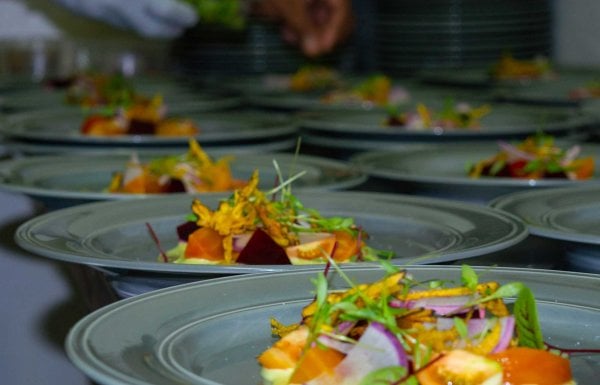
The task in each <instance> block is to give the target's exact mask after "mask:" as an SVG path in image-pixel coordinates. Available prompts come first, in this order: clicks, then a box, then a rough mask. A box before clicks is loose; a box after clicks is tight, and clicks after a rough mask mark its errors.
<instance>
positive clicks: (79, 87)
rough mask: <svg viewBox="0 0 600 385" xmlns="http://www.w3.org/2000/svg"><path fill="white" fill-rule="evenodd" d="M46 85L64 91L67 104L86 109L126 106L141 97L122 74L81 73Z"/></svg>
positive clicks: (52, 80)
mask: <svg viewBox="0 0 600 385" xmlns="http://www.w3.org/2000/svg"><path fill="white" fill-rule="evenodd" d="M45 85H46V86H47V87H49V88H51V89H64V90H65V91H66V96H65V101H66V103H67V104H72V105H77V106H81V107H86V108H95V107H104V106H113V107H115V106H124V105H128V104H130V103H131V102H132V101H133V100H135V99H136V98H139V97H140V95H138V94H137V92H136V91H135V89H134V87H133V85H132V84H131V83H130V82H129V81H128V80H127V79H126V78H125V77H124V76H123V75H121V74H105V73H95V72H90V73H81V74H77V75H73V76H70V77H67V78H56V79H49V80H47V81H46V82H45Z"/></svg>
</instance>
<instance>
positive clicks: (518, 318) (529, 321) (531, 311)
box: [513, 286, 545, 349]
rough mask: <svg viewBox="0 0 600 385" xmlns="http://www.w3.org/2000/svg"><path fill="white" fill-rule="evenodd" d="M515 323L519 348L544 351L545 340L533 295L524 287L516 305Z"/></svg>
mask: <svg viewBox="0 0 600 385" xmlns="http://www.w3.org/2000/svg"><path fill="white" fill-rule="evenodd" d="M513 312H514V315H515V323H516V329H517V336H518V338H519V340H518V343H519V346H525V347H529V348H534V349H543V348H544V347H545V345H544V338H543V336H542V329H541V328H540V324H539V320H538V312H537V307H536V304H535V298H534V296H533V293H532V292H531V290H530V289H529V288H528V287H525V286H524V287H523V288H522V289H521V291H520V293H519V296H518V298H517V300H516V302H515V305H514V310H513Z"/></svg>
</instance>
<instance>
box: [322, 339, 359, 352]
mask: <svg viewBox="0 0 600 385" xmlns="http://www.w3.org/2000/svg"><path fill="white" fill-rule="evenodd" d="M318 340H319V343H321V344H322V345H323V346H326V347H328V348H331V349H334V350H337V351H338V352H342V353H344V354H348V353H349V352H350V350H352V349H353V348H354V344H352V343H349V342H343V341H340V340H338V339H336V338H334V337H331V336H326V335H321V336H319V339H318Z"/></svg>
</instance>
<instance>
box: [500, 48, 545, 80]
mask: <svg viewBox="0 0 600 385" xmlns="http://www.w3.org/2000/svg"><path fill="white" fill-rule="evenodd" d="M490 73H491V76H492V78H493V79H494V80H535V79H551V78H554V77H556V73H555V72H554V70H553V69H552V65H551V63H550V61H549V60H548V59H547V58H545V57H542V56H540V57H536V58H533V59H528V60H525V59H516V58H515V57H513V56H512V55H510V54H505V55H502V57H501V58H500V59H499V60H498V62H497V63H496V64H495V65H494V66H493V67H492V69H491V72H490Z"/></svg>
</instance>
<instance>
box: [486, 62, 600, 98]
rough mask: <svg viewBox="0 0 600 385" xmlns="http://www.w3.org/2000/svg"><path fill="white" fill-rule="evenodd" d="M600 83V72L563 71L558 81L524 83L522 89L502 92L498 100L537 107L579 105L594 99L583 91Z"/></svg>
mask: <svg viewBox="0 0 600 385" xmlns="http://www.w3.org/2000/svg"><path fill="white" fill-rule="evenodd" d="M598 82H600V71H592V70H587V71H586V70H579V71H576V70H562V71H560V72H559V75H558V77H557V78H556V79H548V80H541V81H533V82H527V83H523V84H522V87H512V88H508V89H505V90H502V91H501V92H499V93H498V94H497V98H498V99H501V100H505V101H509V102H517V103H527V104H537V105H557V106H561V105H567V106H568V105H572V106H575V105H579V104H580V103H581V102H585V101H586V100H589V99H593V97H592V96H590V95H587V96H586V95H583V94H581V89H582V88H584V87H587V86H589V85H590V84H592V83H598Z"/></svg>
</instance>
